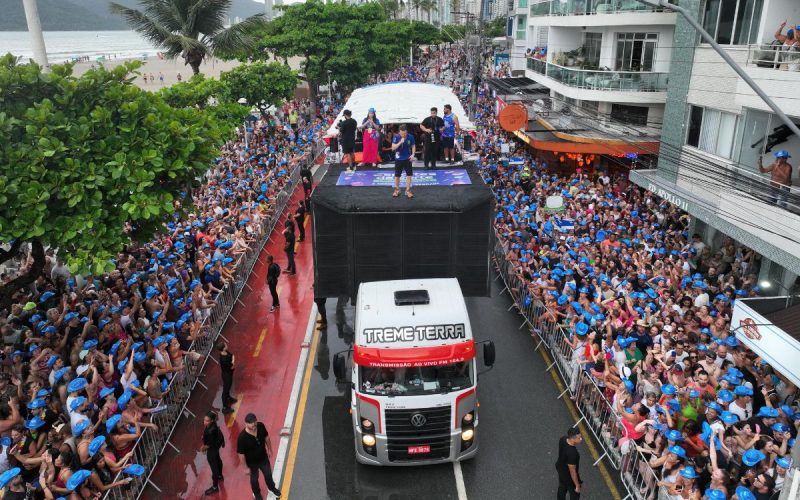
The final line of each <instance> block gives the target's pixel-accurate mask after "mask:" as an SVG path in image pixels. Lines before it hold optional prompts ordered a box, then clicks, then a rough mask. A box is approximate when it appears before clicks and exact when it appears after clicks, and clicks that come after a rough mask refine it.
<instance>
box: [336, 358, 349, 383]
mask: <svg viewBox="0 0 800 500" xmlns="http://www.w3.org/2000/svg"><path fill="white" fill-rule="evenodd" d="M333 374H334V375H335V376H336V381H337V382H338V381H340V380H344V379H345V377H346V374H347V351H343V352H337V353H336V355H335V356H334V357H333Z"/></svg>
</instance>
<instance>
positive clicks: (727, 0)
mask: <svg viewBox="0 0 800 500" xmlns="http://www.w3.org/2000/svg"><path fill="white" fill-rule="evenodd" d="M763 7H764V0H706V3H705V7H704V9H703V28H704V29H705V30H706V31H707V32H708V33H709V34H710V35H711V36H712V37H714V40H716V42H717V43H719V44H722V45H747V44H750V43H757V42H758V25H759V23H760V22H761V11H762V10H763Z"/></svg>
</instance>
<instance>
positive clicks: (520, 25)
mask: <svg viewBox="0 0 800 500" xmlns="http://www.w3.org/2000/svg"><path fill="white" fill-rule="evenodd" d="M527 31H528V16H525V15H522V16H517V40H525V34H526V32H527Z"/></svg>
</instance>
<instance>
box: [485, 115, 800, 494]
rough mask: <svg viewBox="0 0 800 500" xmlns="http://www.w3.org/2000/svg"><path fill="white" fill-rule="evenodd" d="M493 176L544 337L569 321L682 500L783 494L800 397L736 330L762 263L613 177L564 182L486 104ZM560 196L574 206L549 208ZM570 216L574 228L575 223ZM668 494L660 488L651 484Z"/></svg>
mask: <svg viewBox="0 0 800 500" xmlns="http://www.w3.org/2000/svg"><path fill="white" fill-rule="evenodd" d="M478 123H479V124H480V132H479V134H478V140H477V147H478V153H479V154H480V170H481V172H482V175H483V177H484V179H485V180H486V182H487V183H488V184H490V185H491V186H492V189H493V190H494V193H495V196H496V201H497V216H496V221H495V228H496V232H497V235H498V238H499V239H500V241H501V243H502V246H503V249H504V251H505V259H506V260H507V261H508V262H509V263H511V265H512V269H513V273H514V274H515V275H516V277H517V278H518V280H519V282H520V283H523V284H524V286H522V287H520V289H518V290H515V292H516V294H517V295H516V297H517V299H518V300H519V301H520V302H524V303H534V304H540V305H541V310H542V311H543V314H541V315H540V316H539V317H538V322H537V323H536V324H535V325H534V327H533V334H534V335H536V334H537V333H539V332H541V331H542V330H543V329H544V328H546V327H547V326H548V325H553V324H556V325H560V326H561V327H562V328H563V331H566V332H568V333H567V335H568V337H567V339H565V340H566V341H567V342H568V343H569V345H570V348H571V349H572V353H573V357H572V362H573V366H574V368H575V369H576V370H582V371H585V372H586V373H588V374H589V375H590V376H591V377H593V379H594V381H595V382H596V384H597V386H598V387H599V388H600V390H603V391H604V392H605V397H606V398H607V401H608V402H609V403H610V404H611V405H612V407H613V408H614V410H615V411H616V415H617V416H618V418H619V419H620V422H621V424H622V426H623V427H624V430H625V432H624V434H623V435H622V436H621V439H619V441H618V446H620V447H621V449H622V450H623V452H627V451H629V450H631V448H634V447H635V449H637V450H638V451H639V452H640V453H641V455H640V456H641V457H643V459H644V460H645V462H644V463H624V464H623V467H628V468H633V467H637V468H638V467H649V468H650V469H652V470H653V471H654V474H653V475H652V477H653V478H655V479H654V482H657V486H661V487H663V488H664V489H665V490H666V492H667V494H668V495H669V496H670V498H701V497H705V498H712V499H716V498H731V497H732V496H733V495H734V494H735V495H737V496H738V498H739V499H742V500H744V499H749V498H759V499H762V498H772V497H773V495H774V494H775V493H776V492H779V491H780V490H781V488H782V486H783V481H784V478H785V474H786V471H787V470H788V469H789V467H790V464H791V460H790V457H789V454H790V451H791V447H792V446H793V445H794V443H795V438H796V436H797V431H798V422H800V411H798V404H799V403H800V395H798V390H797V387H795V386H794V385H793V384H792V383H791V382H789V381H788V380H787V379H786V378H785V377H784V376H783V375H781V373H779V372H778V371H776V370H775V369H774V368H773V367H771V366H770V365H769V364H768V363H767V362H765V361H764V360H763V359H761V358H759V357H758V356H757V355H756V354H755V353H753V352H752V351H750V350H749V349H747V348H746V347H745V346H743V345H742V344H741V343H740V342H739V341H738V340H737V339H736V336H735V335H734V334H733V333H732V332H731V324H730V319H731V314H732V307H733V304H734V301H736V300H738V299H740V298H743V297H752V296H757V295H758V294H759V292H760V290H759V287H758V285H757V276H758V272H759V267H760V256H759V255H758V254H756V253H755V252H754V251H753V250H752V249H750V248H748V247H747V246H745V245H743V244H741V243H737V242H735V241H733V240H732V239H730V238H725V239H724V240H723V242H722V245H721V246H720V247H719V248H711V247H710V246H708V245H707V244H705V243H704V242H703V241H702V239H701V237H700V235H698V234H691V233H690V232H689V219H688V217H687V215H686V214H685V213H683V212H682V211H681V210H680V209H678V208H676V207H674V206H672V205H670V204H669V203H668V202H667V201H665V200H662V199H659V198H657V197H656V196H655V195H653V194H652V193H650V192H648V191H646V190H643V189H641V188H639V187H637V186H635V185H633V184H632V183H630V182H629V181H628V180H627V178H626V176H624V175H621V176H609V175H608V174H606V173H603V172H587V173H583V172H580V171H575V172H573V173H570V174H566V175H564V174H553V173H552V172H550V171H548V170H547V169H546V167H545V168H542V167H540V165H541V162H540V161H537V159H536V158H535V157H534V155H533V154H532V153H531V152H529V151H526V150H523V149H522V148H517V155H518V158H515V159H516V160H520V161H509V160H510V159H511V158H510V155H508V154H503V153H501V144H502V143H503V142H506V143H512V144H510V146H511V148H510V149H511V150H512V151H513V150H514V144H513V141H512V140H511V139H510V138H509V137H507V134H505V133H504V132H503V131H502V130H501V129H500V128H499V127H498V125H497V123H496V121H495V119H494V116H493V108H492V103H491V102H489V101H488V100H484V101H482V102H481V103H480V112H479V118H478ZM548 196H560V197H562V199H563V200H564V207H563V211H561V212H560V213H548V212H546V211H545V210H544V208H545V201H546V199H547V197H548ZM565 222H566V224H565ZM648 486H650V487H653V488H654V487H655V486H656V484H649V485H648Z"/></svg>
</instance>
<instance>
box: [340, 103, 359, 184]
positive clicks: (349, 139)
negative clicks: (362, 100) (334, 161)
mask: <svg viewBox="0 0 800 500" xmlns="http://www.w3.org/2000/svg"><path fill="white" fill-rule="evenodd" d="M342 114H343V115H344V119H343V120H340V121H339V123H338V124H337V125H336V128H338V129H339V144H341V145H342V153H343V154H344V158H343V159H342V161H343V162H344V163H347V164H348V165H347V170H348V171H349V170H350V169H351V168H354V166H355V163H356V130H358V122H356V121H355V120H354V119H353V113H352V112H351V111H350V110H349V109H345V110H344V111H343V112H342Z"/></svg>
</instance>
